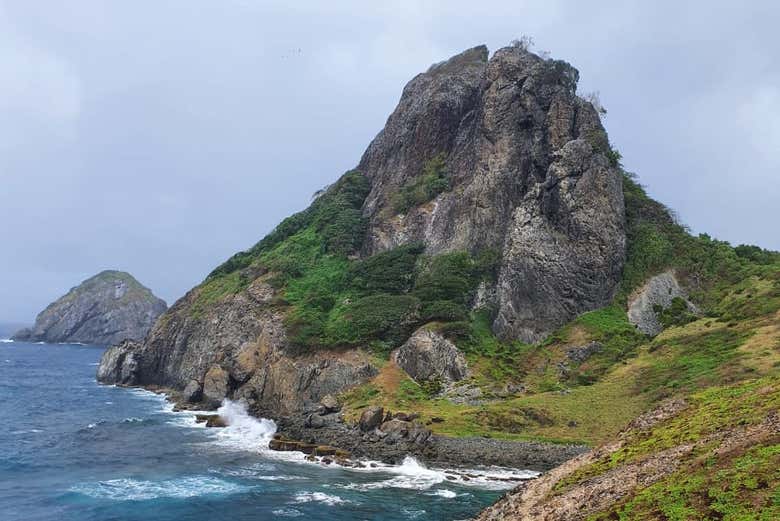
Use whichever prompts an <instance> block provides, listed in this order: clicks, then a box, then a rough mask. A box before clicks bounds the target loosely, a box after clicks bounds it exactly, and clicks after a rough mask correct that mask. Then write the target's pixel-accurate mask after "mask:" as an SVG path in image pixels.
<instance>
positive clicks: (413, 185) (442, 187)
mask: <svg viewBox="0 0 780 521" xmlns="http://www.w3.org/2000/svg"><path fill="white" fill-rule="evenodd" d="M449 189H450V180H449V177H448V175H447V164H446V162H445V160H444V154H443V153H442V154H437V155H436V156H434V157H433V158H431V159H429V160H428V161H426V162H425V165H423V171H422V174H421V175H419V176H418V177H415V178H414V179H412V180H410V181H409V182H407V183H406V184H405V185H404V186H402V187H401V189H400V190H399V191H398V193H397V194H396V195H395V197H394V198H393V201H392V202H393V208H394V209H395V211H396V212H398V213H406V212H408V211H409V210H410V209H411V208H414V207H415V206H419V205H421V204H423V203H426V202H428V201H430V200H431V199H433V198H434V197H436V196H437V195H439V194H440V193H442V192H446V191H447V190H449Z"/></svg>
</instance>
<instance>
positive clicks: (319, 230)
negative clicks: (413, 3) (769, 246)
mask: <svg viewBox="0 0 780 521" xmlns="http://www.w3.org/2000/svg"><path fill="white" fill-rule="evenodd" d="M577 78H578V73H577V71H576V70H575V69H574V68H572V67H571V66H570V65H568V64H567V63H565V62H561V61H555V60H544V59H542V58H540V57H538V56H536V55H534V54H532V53H529V52H527V51H525V50H523V49H521V48H517V47H508V48H504V49H500V50H498V51H497V52H496V53H495V54H494V56H493V57H492V58H490V59H488V51H487V49H486V48H485V47H484V46H481V47H476V48H474V49H470V50H468V51H466V52H464V53H462V54H460V55H458V56H455V57H453V58H451V59H449V60H447V61H446V62H443V63H440V64H437V65H434V66H432V67H431V68H430V69H429V70H428V71H427V72H425V73H423V74H420V75H418V76H417V77H415V78H414V79H413V80H412V81H411V82H410V83H409V84H408V85H407V86H406V87H405V88H404V91H403V94H402V96H401V100H400V102H399V104H398V107H397V108H396V109H395V111H394V112H393V114H392V115H391V116H390V118H389V119H388V121H387V124H386V126H385V128H384V129H383V130H382V131H381V132H380V133H379V134H378V135H377V137H376V138H375V139H374V140H373V141H372V143H371V144H370V145H369V147H368V149H367V150H366V152H365V154H364V155H363V157H362V159H361V160H360V163H359V165H358V167H357V169H356V171H355V172H353V173H352V174H348V175H352V176H353V177H350V178H349V179H346V178H347V176H345V178H342V181H343V182H342V181H340V183H337V185H335V186H334V187H331V189H329V190H328V191H327V192H326V193H325V195H323V196H322V197H321V199H323V200H322V201H320V200H318V201H315V203H314V205H313V206H312V208H310V209H309V210H307V211H304V212H302V213H301V214H297V215H296V216H293V217H292V218H290V219H288V220H286V221H285V222H284V223H282V224H281V225H280V226H279V227H278V228H277V229H276V230H275V231H274V232H273V233H272V234H271V235H269V237H267V238H266V239H264V240H263V241H261V242H260V243H258V245H257V246H255V247H254V248H253V249H252V250H249V251H247V252H242V253H240V254H237V255H236V256H235V257H233V258H232V259H230V260H229V261H228V262H227V263H226V264H225V265H223V266H221V267H220V268H218V270H215V273H213V274H212V275H211V276H210V277H209V279H207V281H206V282H204V284H202V285H201V286H199V287H198V288H195V289H194V290H193V291H191V292H190V293H189V294H188V295H187V296H185V297H184V298H183V299H181V300H180V301H179V302H177V303H176V305H175V306H173V307H172V308H171V309H170V310H169V311H168V313H166V314H165V315H164V316H163V317H162V318H161V319H160V320H159V321H158V322H157V323H156V325H155V327H154V329H153V330H152V332H151V333H150V335H149V336H148V338H147V339H146V341H145V342H144V343H143V344H138V345H134V344H125V345H123V346H118V347H116V348H114V349H113V350H112V351H111V352H110V353H108V355H107V357H106V358H105V359H104V366H106V367H101V372H100V374H101V375H102V377H101V378H102V380H103V381H107V382H112V381H116V380H117V378H121V379H122V382H121V383H126V384H140V385H144V384H156V385H166V386H170V387H174V388H178V389H184V388H188V389H190V390H191V391H193V393H194V394H193V396H207V397H211V398H209V399H215V400H216V399H218V397H219V396H220V395H222V396H225V395H229V396H237V397H245V398H247V399H248V400H250V402H251V403H253V404H254V405H255V406H256V407H257V408H260V409H265V410H270V411H271V412H274V411H279V412H283V411H287V410H291V409H294V408H296V407H298V406H300V405H301V404H305V403H308V402H311V401H317V400H319V399H320V398H321V397H322V396H323V395H324V394H326V393H330V392H337V391H339V390H341V389H343V388H345V387H348V386H351V385H355V384H358V383H360V382H362V381H365V380H366V379H368V378H370V377H371V376H373V375H374V374H375V373H376V369H375V368H374V367H373V365H371V362H370V358H369V356H368V355H367V354H366V353H365V351H364V349H363V348H364V347H366V345H367V344H368V343H369V342H368V340H367V339H369V338H371V339H373V338H374V337H376V339H377V341H381V342H384V344H383V345H386V344H388V343H391V344H393V345H395V346H397V345H400V343H402V342H403V341H404V340H405V338H406V337H408V335H409V334H410V332H411V331H412V330H413V329H414V327H416V326H418V325H421V324H423V323H425V322H426V321H427V320H456V319H455V318H453V317H456V316H458V314H459V313H461V312H460V311H458V310H459V309H460V308H459V306H461V305H462V304H463V303H464V302H465V301H466V300H470V301H471V302H475V304H474V305H475V306H476V305H479V306H482V307H484V308H485V309H490V310H491V317H492V318H491V320H492V325H493V330H494V332H495V333H496V334H497V335H498V336H500V337H502V338H505V339H520V340H523V341H526V342H535V341H538V340H540V339H542V338H544V337H545V336H546V335H547V334H548V333H550V332H551V331H553V330H554V329H555V328H557V327H559V326H561V325H562V324H564V323H566V322H567V321H569V320H571V319H572V318H573V317H575V316H576V315H578V314H580V313H582V312H585V311H588V310H591V309H595V308H597V307H601V306H604V305H606V304H607V303H609V301H610V300H611V298H612V296H613V295H614V292H615V288H616V286H617V284H618V281H619V278H620V274H621V269H622V266H623V262H624V258H625V233H624V203H623V192H622V187H621V176H620V173H619V172H618V171H617V169H615V168H614V167H613V165H611V163H610V160H609V156H608V153H609V145H608V140H607V136H606V133H605V131H604V129H603V128H602V126H601V123H600V121H599V116H598V114H597V112H596V110H595V109H594V108H593V106H592V105H591V104H590V103H588V102H586V101H584V100H582V99H581V98H579V97H577V96H576V94H575V90H576V83H577ZM355 175H357V178H355V177H354V176H355ZM345 179H346V181H345ZM347 181H349V182H350V183H352V184H351V185H348V186H346V188H345V185H346V184H348V183H347ZM328 197H330V199H327V200H326V198H328ZM334 201H335V202H334ZM347 226H351V228H350V229H351V230H354V233H350V234H347V235H346V236H343V234H342V236H340V235H337V232H338V230H340V229H341V228H344V227H347ZM307 230H309V231H310V232H311V233H310V235H306V234H305V233H304V232H306V231H307ZM317 234H319V235H317ZM312 236H323V237H327V238H326V239H324V240H323V241H324V242H323V246H322V247H321V248H320V247H319V246H318V247H317V248H320V249H322V250H324V251H327V252H329V254H331V256H330V257H327V262H328V263H330V264H327V266H326V265H325V261H323V260H322V258H321V257H317V258H316V259H315V260H311V261H309V260H307V262H302V261H301V262H299V264H300V265H297V266H292V267H291V266H289V265H288V264H290V263H295V262H293V260H292V259H294V258H297V257H295V256H296V255H298V256H300V255H302V254H301V253H300V252H301V251H304V248H303V246H305V245H306V244H308V243H307V242H306V241H308V240H310V239H311V237H312ZM285 241H287V242H285ZM413 243H414V244H420V245H421V246H422V247H423V248H424V256H426V258H435V257H436V256H437V255H439V256H441V255H444V254H448V253H452V252H465V253H467V254H468V255H471V256H473V257H474V258H476V257H479V256H480V255H482V256H485V255H486V254H487V253H490V255H492V256H493V258H496V259H497V261H496V263H495V266H494V267H493V268H492V271H491V273H492V274H493V275H492V276H491V277H484V279H483V280H481V282H480V291H479V298H478V299H476V300H475V299H474V296H475V294H476V291H475V290H476V288H471V289H470V290H469V291H471V293H469V292H468V291H466V290H464V291H465V293H464V292H461V294H459V296H457V298H456V297H452V296H451V295H449V294H447V292H450V293H452V291H450V290H451V287H450V286H451V285H450V286H447V285H446V284H440V285H439V286H435V284H434V285H433V286H435V287H434V289H433V290H431V289H430V287H433V286H431V284H429V288H428V290H429V291H428V292H427V293H426V292H425V291H424V289H425V288H423V289H420V288H421V287H423V286H424V281H423V282H421V280H423V278H421V277H418V278H417V282H411V283H409V284H407V285H406V286H404V285H403V284H401V283H397V284H396V283H395V281H394V282H393V284H389V283H388V282H387V281H380V282H373V283H372V284H373V285H371V284H368V285H367V286H365V287H361V288H360V289H355V286H354V284H353V285H352V286H350V285H349V283H345V282H343V280H344V279H349V278H350V277H351V276H352V275H348V274H347V273H345V274H344V275H343V276H341V278H340V279H339V280H342V282H340V284H341V286H340V287H339V291H341V293H339V298H338V300H337V301H335V302H334V298H335V296H334V295H332V294H334V293H335V290H334V291H331V292H330V293H328V291H322V292H321V293H322V294H317V295H315V293H316V292H314V293H313V292H312V291H313V290H312V291H310V292H309V294H308V295H307V296H304V297H301V296H300V293H301V289H300V288H301V286H303V283H300V284H298V283H295V281H296V280H298V281H300V280H301V278H302V277H303V278H304V279H305V277H306V275H305V272H306V270H309V271H310V272H311V270H317V269H320V268H322V269H321V270H320V271H322V272H323V273H324V272H325V271H326V269H325V267H327V269H331V268H332V267H333V266H336V267H338V266H342V265H343V263H347V262H350V263H352V264H354V263H355V262H356V261H354V259H355V258H356V257H359V258H360V259H372V258H376V257H377V255H378V254H381V253H392V252H395V251H398V248H399V247H400V246H402V245H409V244H413ZM305 251H309V250H305ZM317 251H319V250H317ZM399 255H400V254H399ZM415 255H416V254H415ZM280 258H281V259H282V261H284V260H288V261H289V262H287V263H286V264H285V262H280V261H279V259H280ZM399 258H400V257H399ZM307 259H308V258H307ZM348 259H349V260H348ZM464 262H465V261H463V262H461V264H458V266H462V265H464V264H463V263H464ZM317 263H319V264H317ZM352 264H350V266H351V265H352ZM397 265H398V264H392V265H390V266H397ZM418 266H419V263H418ZM333 269H335V268H333ZM349 269H352V268H349ZM280 271H281V272H284V273H286V274H287V275H286V277H287V278H286V279H285V280H286V281H287V282H286V283H285V282H282V283H279V281H278V277H277V275H278V272H280ZM366 271H368V272H370V267H364V271H363V272H366ZM441 271H447V270H446V269H443V270H441ZM363 272H361V273H363ZM302 273H303V275H302ZM318 273H319V272H318ZM349 273H350V274H351V273H352V272H349ZM372 276H374V277H375V278H376V275H372ZM403 276H404V277H408V275H407V274H403ZM296 277H298V278H297V279H296ZM431 277H432V276H431ZM431 277H428V278H429V279H430V278H431ZM469 277H470V275H469V276H466V275H464V276H463V277H461V278H460V279H458V281H456V282H458V283H460V282H463V281H466V282H468V281H471V278H469ZM335 278H336V277H333V276H331V277H330V278H327V277H322V281H320V279H316V281H315V280H314V278H312V280H309V279H305V280H306V284H308V286H306V287H307V288H309V287H311V286H315V282H316V284H320V285H322V284H326V283H327V284H334V283H333V280H334V279H335ZM290 280H293V283H295V284H297V285H295V287H292V288H291V286H290V284H293V283H291V282H289V281H290ZM360 280H363V279H360ZM399 280H400V278H399ZM410 280H411V279H410ZM425 280H427V279H425ZM475 280H476V279H475ZM317 281H319V282H317ZM323 281H324V282H323ZM466 282H463V284H464V285H465V284H466ZM469 283H470V282H469ZM445 286H446V287H445ZM318 287H319V286H318ZM377 288H379V289H377ZM369 289H370V290H371V291H374V293H373V294H371V295H369V296H365V295H367V293H366V292H367V291H368V290H369ZM472 290H473V291H472ZM361 292H362V293H361ZM377 292H378V293H377ZM215 294H217V296H216V297H215V296H213V295H215ZM441 294H445V296H444V297H442V296H441ZM431 295H433V296H431ZM315 296H316V298H315ZM369 298H371V299H374V300H373V301H369V300H367V299H369ZM361 299H362V300H361ZM426 299H428V300H426ZM448 299H449V300H448ZM326 301H327V302H326ZM477 301H478V302H477ZM442 302H443V303H444V304H442ZM290 303H292V305H293V306H292V307H293V309H292V310H291V309H290V308H289V307H288V306H287V305H288V304H290ZM361 303H362V304H363V307H362V308H361V307H359V305H361ZM370 303H379V304H375V305H373V306H371V305H369V304H370ZM448 306H449V307H448ZM372 307H373V308H380V309H383V310H384V309H391V308H392V309H396V308H397V309H399V311H398V316H397V318H395V319H392V320H390V319H382V320H384V322H381V321H380V320H379V319H376V317H374V316H372V315H371V314H370V311H371V308H372ZM453 309H455V311H452V310H453ZM302 310H303V311H302ZM345 310H346V311H345ZM366 310H368V311H366ZM431 310H434V311H431ZM442 310H449V311H447V312H445V311H442ZM304 311H305V312H304ZM388 313H389V311H388ZM340 316H341V317H342V318H343V321H345V322H346V323H348V324H350V327H352V331H357V332H358V333H356V334H357V336H355V335H351V334H343V330H340V329H339V328H338V326H339V322H338V319H339V317H340ZM291 317H292V323H293V324H295V327H294V329H295V330H296V331H295V333H296V334H295V335H291V327H290V324H291ZM334 317H336V319H334ZM334 321H335V325H334ZM389 322H392V324H389ZM320 323H324V325H321V324H320ZM353 326H354V327H353ZM395 326H399V327H395ZM313 328H314V329H316V331H317V333H316V334H317V338H318V339H319V340H317V343H318V344H319V345H320V347H322V346H323V345H324V346H326V347H327V349H322V348H320V349H302V348H301V347H302V346H301V342H300V341H298V340H296V339H297V338H300V334H299V333H300V330H304V331H310V330H312V329H313ZM317 328H319V329H317ZM396 329H400V331H401V332H400V333H399V332H394V333H393V336H392V340H388V337H389V336H390V333H388V331H389V330H393V331H396ZM364 330H365V331H368V332H369V333H366V334H365V335H363V336H360V334H362V333H361V331H364ZM340 331H341V332H342V333H341V334H340ZM371 335H374V337H372V336H371ZM399 335H400V336H402V338H398V337H399ZM310 336H311V335H310ZM323 339H325V340H323ZM372 341H373V340H372ZM126 355H132V356H126ZM125 360H127V361H128V362H127V364H130V365H129V366H127V367H117V366H116V365H117V364H119V365H123V364H125V362H124V361H125ZM109 366H110V367H109ZM118 375H125V376H124V377H120V376H118Z"/></svg>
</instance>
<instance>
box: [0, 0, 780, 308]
mask: <svg viewBox="0 0 780 521" xmlns="http://www.w3.org/2000/svg"><path fill="white" fill-rule="evenodd" d="M629 4H630V5H629ZM181 5H183V4H173V3H157V2H144V1H141V2H134V3H132V4H120V3H112V4H104V3H102V2H98V1H91V0H90V1H81V2H76V3H68V5H65V4H62V5H60V4H58V3H51V4H47V5H43V3H29V2H22V1H3V0H0V78H2V80H3V81H2V82H1V83H0V116H1V117H0V138H1V139H0V143H1V144H2V145H1V146H2V152H1V153H0V182H2V186H3V188H4V190H3V192H2V196H3V202H2V204H0V221H2V222H3V223H4V225H3V226H2V228H0V231H1V232H2V233H1V234H0V242H1V243H2V244H3V245H4V246H5V250H4V252H5V254H4V255H2V256H0V259H2V260H0V288H2V293H0V297H2V298H0V322H5V323H32V321H33V320H34V318H35V315H36V314H37V313H38V312H39V311H41V310H42V309H43V308H44V307H45V306H46V305H48V304H49V303H50V302H52V301H53V300H54V299H56V298H58V297H60V296H61V295H63V294H64V293H65V292H67V290H68V289H70V288H71V287H73V286H76V285H78V284H79V283H80V282H81V281H83V280H84V279H87V278H89V277H90V276H92V275H94V274H95V273H97V272H99V271H101V270H104V269H119V270H124V271H128V272H130V273H131V274H132V275H133V276H135V277H136V278H137V279H138V280H139V281H140V282H141V283H142V284H144V285H146V286H147V287H149V288H150V289H152V291H154V293H155V294H156V295H158V296H159V297H161V298H163V299H165V300H166V302H168V304H169V305H170V304H172V303H173V302H174V301H175V300H176V299H177V298H179V297H181V296H182V295H183V294H184V293H185V292H186V291H187V290H188V289H190V288H191V287H192V286H194V285H195V284H197V283H199V282H200V281H201V280H202V279H203V278H204V277H205V276H206V275H207V274H208V272H209V271H211V269H212V268H213V267H215V266H216V265H217V264H219V263H220V262H221V261H223V260H225V259H226V258H227V257H229V256H230V255H231V254H232V253H234V252H236V251H239V250H242V249H246V248H248V247H250V246H251V245H252V244H254V243H255V242H257V241H258V240H259V239H260V238H262V237H263V236H264V235H265V234H266V233H267V232H269V231H270V230H271V229H272V228H273V227H274V226H275V225H276V224H277V223H278V222H279V221H280V220H281V219H283V218H284V217H286V216H288V215H289V214H291V213H293V212H295V211H298V210H301V209H303V208H304V207H306V206H307V205H308V203H309V201H310V198H311V195H312V193H313V192H315V191H316V190H317V189H319V188H321V187H322V186H324V185H326V184H328V183H330V182H332V181H334V180H335V179H336V178H337V177H338V176H339V175H341V173H343V172H344V171H346V170H348V169H350V168H351V167H354V166H355V165H356V164H357V163H358V161H359V159H360V156H361V154H362V153H363V150H364V149H365V147H366V146H367V145H368V144H369V142H370V141H371V139H373V137H374V136H375V135H376V133H377V132H379V131H380V130H381V128H382V126H383V125H384V122H385V120H386V118H387V117H388V116H389V115H390V113H391V111H392V110H393V108H394V107H395V104H396V103H397V101H398V99H399V97H400V95H401V90H402V88H403V86H404V85H405V84H406V83H407V82H408V81H409V80H410V79H412V77H413V76H414V75H416V74H418V73H419V72H422V71H424V70H426V69H427V68H428V67H429V66H430V65H431V64H432V63H435V62H439V61H441V60H444V59H447V58H449V57H450V56H452V55H454V54H457V53H458V52H461V51H462V50H464V49H467V48H470V47H473V46H475V45H479V44H482V43H485V44H487V45H488V47H489V48H490V51H491V54H492V52H494V51H495V50H496V49H498V48H500V47H502V46H504V45H507V44H508V43H509V42H510V41H511V40H512V39H514V38H518V37H520V36H521V35H523V34H526V35H531V36H532V37H533V38H534V40H535V47H534V48H533V50H535V51H536V52H540V51H549V52H550V53H551V54H552V56H553V57H555V58H559V59H564V60H566V61H568V62H570V63H572V64H573V65H574V66H575V67H576V68H577V69H578V70H579V71H580V78H581V79H580V88H579V92H581V93H587V92H591V91H599V93H600V98H601V101H602V103H603V104H604V106H605V107H606V108H607V110H608V114H607V116H606V117H605V118H604V125H605V127H606V128H607V130H608V132H609V135H610V139H611V141H612V143H613V144H614V145H615V146H616V148H617V149H618V150H620V152H621V153H622V154H623V164H624V166H625V168H626V169H627V170H628V171H631V172H635V173H636V174H637V175H638V176H639V180H640V182H641V183H642V184H644V185H645V186H647V188H648V192H649V193H650V194H651V195H652V196H653V197H654V198H656V199H658V200H660V201H661V202H663V203H664V204H666V205H667V206H669V207H670V208H672V209H674V210H675V211H676V212H677V214H678V215H679V216H680V219H681V221H682V222H683V223H685V224H687V225H688V226H690V228H691V229H692V231H693V232H694V233H708V234H710V235H711V236H713V237H715V238H718V239H721V240H728V241H729V242H731V243H733V244H740V243H749V244H757V245H759V246H762V247H764V248H769V249H775V250H778V249H780V236H778V234H777V232H776V231H775V224H774V223H775V221H776V218H773V217H772V216H773V215H776V213H777V211H776V208H775V206H776V203H777V201H778V200H780V183H777V174H778V169H779V168H780V157H779V156H778V154H777V151H778V150H780V121H779V120H778V118H777V115H778V114H780V40H778V39H777V38H776V34H775V29H774V24H775V22H776V21H777V20H778V19H780V5H775V4H774V3H772V2H756V3H754V4H751V8H750V9H745V8H744V7H742V6H739V5H732V4H727V3H722V4H720V5H719V4H717V3H711V2H707V3H705V2H692V3H688V4H686V5H682V6H681V5H679V4H676V3H672V2H658V3H654V4H653V5H645V4H640V3H636V4H634V3H628V4H626V3H623V2H608V3H604V4H602V5H600V6H598V7H593V6H583V5H580V4H579V3H576V2H482V3H479V5H475V4H474V3H467V2H427V3H425V4H424V5H417V4H416V3H413V2H395V3H389V4H387V5H383V6H381V7H374V8H368V7H366V6H365V5H363V4H358V3H357V2H335V3H328V4H327V5H320V4H319V3H306V2H304V3H300V4H296V5H295V6H290V5H289V4H287V3H285V2H265V3H263V4H262V5H255V4H253V3H252V2H246V1H229V2H223V3H219V4H211V3H207V2H190V3H187V4H186V5H187V9H182V8H180V7H179V6H181ZM702 13H706V16H703V14H702ZM346 14H349V16H345V15H346Z"/></svg>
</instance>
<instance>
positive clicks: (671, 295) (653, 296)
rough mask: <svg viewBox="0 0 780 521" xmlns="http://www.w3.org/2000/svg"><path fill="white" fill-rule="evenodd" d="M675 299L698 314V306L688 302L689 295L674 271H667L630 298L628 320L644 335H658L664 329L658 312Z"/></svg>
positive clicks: (652, 278)
mask: <svg viewBox="0 0 780 521" xmlns="http://www.w3.org/2000/svg"><path fill="white" fill-rule="evenodd" d="M675 298H682V299H683V300H685V301H686V304H687V306H688V309H689V310H690V311H692V312H697V309H696V306H694V305H693V304H692V303H691V302H690V301H688V294H687V293H686V291H685V290H684V289H683V288H682V286H680V283H679V282H678V281H677V277H675V275H674V272H673V271H671V270H670V271H665V272H663V273H661V274H659V275H656V276H654V277H651V278H650V280H648V281H647V282H646V283H645V284H644V286H642V287H641V288H639V289H638V290H637V291H635V292H634V294H633V295H631V297H630V298H629V300H628V320H629V322H631V323H632V324H634V325H635V326H636V327H637V329H639V330H640V331H641V332H642V333H644V334H646V335H657V334H658V333H660V332H661V331H663V329H664V328H663V325H661V322H660V321H659V320H658V312H657V311H656V310H657V309H658V308H661V309H666V308H668V307H669V306H671V305H672V300H674V299H675Z"/></svg>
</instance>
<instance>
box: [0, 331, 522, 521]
mask: <svg viewBox="0 0 780 521" xmlns="http://www.w3.org/2000/svg"><path fill="white" fill-rule="evenodd" d="M102 352H103V349H102V348H99V347H94V346H82V345H70V344H58V345H52V344H29V343H22V342H10V341H7V340H2V341H0V418H2V421H0V519H2V520H3V521H17V520H19V521H49V520H51V521H54V520H58V521H59V520H74V521H76V520H78V521H93V520H94V521H98V520H99V521H108V520H116V521H133V520H138V521H168V520H186V521H199V520H204V521H206V520H208V521H215V520H220V519H230V520H244V519H247V520H248V519H251V520H255V521H256V520H266V519H268V520H270V519H286V518H300V519H306V520H353V519H354V520H363V519H371V520H374V519H375V520H406V519H416V520H436V521H443V520H455V519H467V518H469V517H471V516H473V515H474V514H476V513H477V512H478V511H479V510H480V509H481V508H483V507H484V506H486V505H488V504H490V503H491V502H493V501H495V500H496V499H497V498H498V497H499V495H500V494H501V493H502V492H503V491H504V490H505V489H506V488H508V487H509V486H511V485H512V484H511V483H507V482H506V481H501V480H498V479H495V478H496V477H501V476H504V477H505V476H506V475H508V471H506V470H503V469H475V470H473V471H471V470H470V471H468V476H466V477H465V478H463V474H462V473H454V472H452V471H449V470H448V469H431V468H426V467H424V466H423V465H420V464H419V463H418V462H416V461H415V460H413V459H411V458H407V459H406V460H405V461H404V463H403V464H402V465H399V466H385V465H378V466H377V467H376V468H367V469H363V470H354V469H345V468H341V467H337V466H326V465H322V464H319V463H312V462H307V461H305V460H304V459H303V455H302V454H298V453H279V452H273V451H269V450H268V448H267V446H268V441H269V440H270V439H271V436H272V435H273V433H274V432H275V424H274V423H273V422H272V421H270V420H263V419H256V418H253V417H250V416H249V415H247V414H246V411H245V409H244V408H243V406H242V404H240V403H234V402H225V403H224V404H223V406H222V408H221V410H220V413H221V414H223V415H224V416H226V417H227V418H228V419H229V421H230V426H229V427H227V428H224V429H209V428H205V427H203V426H201V425H197V424H196V423H195V421H194V413H192V412H173V410H172V409H173V407H172V405H171V404H170V403H168V402H167V401H166V400H165V398H164V397H163V396H160V395H157V394H154V393H151V392H148V391H144V390H140V389H125V388H119V387H113V386H103V385H99V384H98V383H97V382H96V381H95V371H96V369H97V364H98V361H99V360H100V355H101V354H102ZM514 475H515V476H519V477H532V476H533V475H534V473H532V472H515V473H514ZM453 478H454V480H453Z"/></svg>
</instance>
